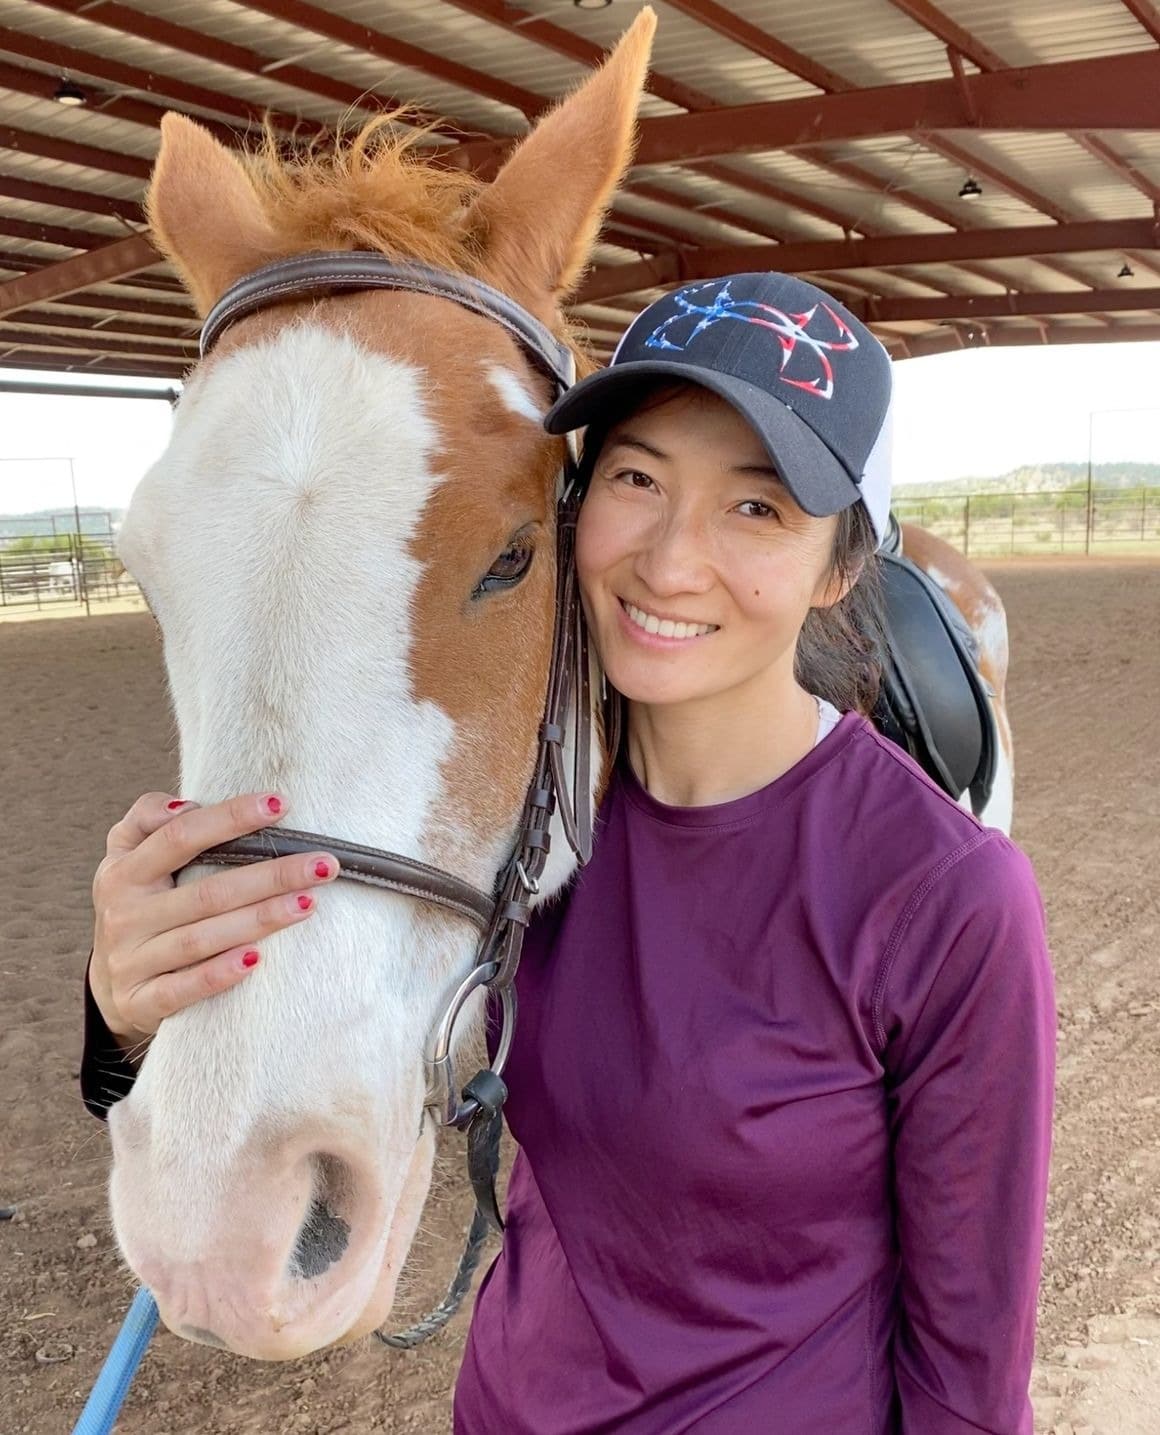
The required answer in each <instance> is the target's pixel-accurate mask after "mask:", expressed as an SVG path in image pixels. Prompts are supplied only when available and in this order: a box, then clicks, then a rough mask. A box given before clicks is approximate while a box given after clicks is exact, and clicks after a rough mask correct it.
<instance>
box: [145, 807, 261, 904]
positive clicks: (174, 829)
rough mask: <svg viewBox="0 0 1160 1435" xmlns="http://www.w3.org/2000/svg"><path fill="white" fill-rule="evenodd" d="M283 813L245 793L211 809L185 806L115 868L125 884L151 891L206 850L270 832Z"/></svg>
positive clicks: (158, 826)
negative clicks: (256, 833) (256, 834)
mask: <svg viewBox="0 0 1160 1435" xmlns="http://www.w3.org/2000/svg"><path fill="white" fill-rule="evenodd" d="M285 812H286V803H285V801H284V799H282V798H280V797H278V796H277V795H275V794H273V793H262V794H257V793H247V794H245V795H244V796H241V797H231V798H230V799H229V800H228V801H226V802H215V803H214V804H213V805H212V806H210V807H198V806H197V805H196V804H193V803H190V804H188V805H186V806H184V807H182V808H181V809H180V810H179V811H177V812H176V813H175V814H171V815H170V817H169V820H168V821H164V820H163V821H162V822H160V823H159V824H158V825H157V826H156V827H155V828H154V829H153V831H151V832H150V833H149V834H148V835H147V836H145V837H144V839H143V840H142V841H141V842H140V843H139V844H138V845H137V846H136V847H135V848H133V849H132V850H131V851H128V852H126V853H125V855H124V856H123V857H122V858H121V859H120V861H119V862H118V864H117V865H118V868H119V869H120V870H121V876H122V877H123V879H124V880H125V881H127V882H131V883H134V884H136V885H139V886H143V887H151V886H154V885H155V884H156V883H159V882H165V881H168V879H169V877H170V876H171V875H172V874H173V873H174V872H177V871H179V870H180V869H181V868H182V867H186V866H188V865H189V863H190V862H192V861H193V860H194V859H195V858H196V857H198V856H200V855H201V853H202V852H204V851H205V849H206V848H207V847H216V846H217V845H218V843H220V842H229V841H231V840H232V839H233V838H235V837H244V836H245V835H246V833H248V832H257V831H259V830H260V829H261V828H263V827H272V826H273V825H274V824H275V823H276V822H279V821H280V820H281V819H282V817H283V816H284V815H285ZM148 817H149V814H142V818H141V819H139V820H140V821H142V823H143V822H145V821H147V820H148Z"/></svg>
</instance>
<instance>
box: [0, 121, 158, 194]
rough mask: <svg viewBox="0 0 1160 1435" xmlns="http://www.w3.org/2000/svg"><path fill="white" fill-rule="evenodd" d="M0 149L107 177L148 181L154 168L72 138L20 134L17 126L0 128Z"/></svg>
mask: <svg viewBox="0 0 1160 1435" xmlns="http://www.w3.org/2000/svg"><path fill="white" fill-rule="evenodd" d="M0 149H10V150H15V151H16V153H17V154H36V155H40V156H41V158H42V159H55V160H60V161H61V162H62V163H64V164H72V165H76V166H77V167H78V168H80V169H99V170H104V172H105V173H106V174H123V175H126V176H127V177H128V178H130V179H140V180H146V179H148V178H149V171H150V170H151V169H152V165H151V164H150V163H149V161H148V160H146V159H140V158H139V157H138V156H137V155H135V154H122V153H121V152H120V151H119V150H113V149H98V148H97V147H96V146H95V145H87V144H78V143H77V142H76V140H74V139H72V138H71V137H70V138H68V139H61V138H57V137H56V136H54V135H45V134H40V133H39V132H38V131H36V130H21V129H17V128H16V127H15V126H14V125H0Z"/></svg>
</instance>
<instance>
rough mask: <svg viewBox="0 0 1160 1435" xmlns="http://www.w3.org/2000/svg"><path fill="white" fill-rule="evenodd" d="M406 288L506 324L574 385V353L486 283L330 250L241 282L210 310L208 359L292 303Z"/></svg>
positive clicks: (542, 363) (550, 370) (205, 336)
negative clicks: (244, 321)
mask: <svg viewBox="0 0 1160 1435" xmlns="http://www.w3.org/2000/svg"><path fill="white" fill-rule="evenodd" d="M365 289H403V290H407V291H409V292H410V293H414V294H428V295H431V296H433V297H435V298H439V299H450V300H452V301H453V302H454V303H456V304H459V305H461V306H462V307H463V308H464V309H470V310H471V312H472V313H473V314H479V315H480V316H481V317H482V318H485V319H491V320H493V321H494V322H495V323H497V324H500V325H501V326H502V327H503V328H505V329H506V330H507V331H508V333H509V334H510V335H511V336H512V338H513V339H515V340H516V342H517V343H518V344H520V345H521V346H522V347H523V348H524V349H525V350H526V351H527V354H528V357H529V358H531V359H532V360H534V361H535V363H536V364H537V365H538V366H539V367H540V368H541V369H543V370H544V372H545V373H546V374H547V375H548V376H549V378H553V379H555V380H556V382H557V383H558V384H561V385H562V386H563V387H564V388H567V387H568V386H569V385H570V384H571V382H572V372H573V369H572V364H573V359H572V352H571V350H570V349H569V348H568V346H567V345H566V344H565V343H564V342H563V340H562V339H557V338H556V336H555V334H553V333H552V332H551V330H549V329H548V328H547V327H546V326H545V325H544V324H541V323H540V321H539V320H538V319H536V318H534V317H533V316H532V315H531V314H529V313H528V312H527V311H526V310H525V309H522V308H520V306H519V305H518V304H516V303H515V302H514V301H513V300H511V299H509V298H508V296H507V295H506V294H501V293H500V291H499V290H498V289H493V288H492V287H491V285H490V284H485V283H484V282H483V281H482V280H481V279H469V278H466V277H461V276H459V275H457V274H450V273H447V272H445V271H444V270H442V269H433V268H431V267H430V265H427V264H419V263H417V262H415V261H406V262H399V261H397V260H394V259H388V258H387V257H386V255H385V254H372V253H365V252H363V251H361V250H351V251H346V250H330V251H327V252H325V253H319V254H305V255H300V256H299V257H297V258H295V259H280V260H278V261H277V262H276V263H274V264H267V265H265V266H264V267H263V268H261V269H255V270H254V272H253V273H252V274H247V275H246V277H245V278H244V279H241V280H239V281H238V283H237V284H235V285H234V286H233V288H232V289H229V290H227V292H226V293H225V294H223V295H222V297H221V298H220V299H219V300H218V302H217V303H216V304H215V305H214V306H213V308H212V309H211V310H210V311H209V314H208V315H207V316H206V320H205V323H204V324H203V325H202V330H201V355H202V358H204V357H205V356H206V354H208V353H209V351H210V350H211V349H212V348H213V346H214V344H215V343H216V342H217V341H218V339H219V338H220V337H221V335H222V333H223V331H224V330H225V329H227V328H228V327H229V325H230V324H232V323H234V321H235V320H237V319H241V318H244V317H245V316H246V315H247V314H253V313H256V312H257V310H259V309H265V308H266V307H267V306H268V305H270V304H276V303H278V302H280V301H282V300H286V299H303V298H308V297H309V296H310V295H312V294H316V295H326V294H338V293H341V292H343V291H344V290H350V291H352V292H357V291H359V290H365Z"/></svg>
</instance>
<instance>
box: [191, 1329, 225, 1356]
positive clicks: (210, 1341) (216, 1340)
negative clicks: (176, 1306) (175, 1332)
mask: <svg viewBox="0 0 1160 1435" xmlns="http://www.w3.org/2000/svg"><path fill="white" fill-rule="evenodd" d="M181 1334H182V1335H183V1336H184V1337H185V1338H186V1340H194V1341H196V1342H197V1344H198V1345H212V1346H213V1348H214V1349H215V1350H228V1349H229V1346H227V1345H226V1343H225V1341H224V1340H222V1338H221V1336H220V1335H214V1333H213V1331H212V1330H203V1329H202V1327H201V1326H200V1325H183V1326H182V1327H181Z"/></svg>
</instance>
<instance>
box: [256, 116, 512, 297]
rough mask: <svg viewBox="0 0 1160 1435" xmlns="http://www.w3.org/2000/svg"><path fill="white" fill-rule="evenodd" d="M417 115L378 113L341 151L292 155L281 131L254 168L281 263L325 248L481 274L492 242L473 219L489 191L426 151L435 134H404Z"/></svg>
mask: <svg viewBox="0 0 1160 1435" xmlns="http://www.w3.org/2000/svg"><path fill="white" fill-rule="evenodd" d="M406 119H407V111H405V110H393V111H390V112H388V113H384V114H381V115H376V116H375V117H374V118H373V119H370V120H368V121H367V122H366V123H365V124H364V125H363V126H362V127H361V128H360V129H358V130H357V131H355V132H353V133H347V134H340V135H339V136H338V137H337V138H336V139H335V141H334V142H333V145H332V146H328V147H327V148H325V149H323V148H321V147H320V146H317V145H312V146H310V147H309V148H306V149H303V150H299V151H296V152H293V153H290V154H287V152H286V150H285V147H284V144H283V143H282V141H280V140H279V139H278V137H277V136H276V135H275V133H274V132H273V130H272V129H270V128H267V130H266V133H265V137H264V138H263V140H262V141H261V143H260V144H259V145H258V147H257V148H255V149H253V150H251V151H249V152H248V154H247V155H246V167H247V170H248V172H249V175H250V178H251V180H252V181H253V184H254V188H255V190H256V192H257V195H258V199H259V202H260V203H261V205H262V208H263V210H264V211H265V214H266V218H267V219H268V220H269V222H270V226H271V228H272V229H273V231H274V234H275V236H276V242H277V246H278V249H279V251H280V252H279V254H278V256H277V257H280V258H282V257H288V256H290V255H294V254H303V253H308V252H309V251H311V250H319V249H374V250H378V251H379V252H381V253H383V254H387V255H390V256H391V257H392V258H395V259H416V260H418V261H420V262H421V263H424V264H432V265H436V266H438V267H439V268H442V269H450V270H453V271H454V272H456V273H460V274H468V275H476V274H478V273H479V270H480V267H481V262H482V258H483V245H484V238H485V236H484V235H483V234H482V233H480V232H479V226H478V225H475V224H473V223H472V222H471V214H472V211H471V202H472V200H473V199H475V197H476V196H477V195H478V194H479V192H480V190H481V189H482V188H483V185H482V183H481V182H480V181H479V180H478V179H476V178H475V177H474V176H473V175H470V174H466V173H464V172H463V171H462V170H456V169H450V168H440V167H439V166H438V165H436V164H432V163H431V162H430V161H429V160H425V159H424V158H423V156H422V153H421V151H419V150H418V146H419V144H420V142H421V141H422V139H423V137H424V135H425V134H426V133H427V131H426V130H425V129H423V128H421V127H420V128H416V129H410V130H401V129H400V128H399V125H400V122H403V121H405V120H406Z"/></svg>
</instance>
